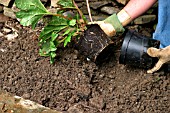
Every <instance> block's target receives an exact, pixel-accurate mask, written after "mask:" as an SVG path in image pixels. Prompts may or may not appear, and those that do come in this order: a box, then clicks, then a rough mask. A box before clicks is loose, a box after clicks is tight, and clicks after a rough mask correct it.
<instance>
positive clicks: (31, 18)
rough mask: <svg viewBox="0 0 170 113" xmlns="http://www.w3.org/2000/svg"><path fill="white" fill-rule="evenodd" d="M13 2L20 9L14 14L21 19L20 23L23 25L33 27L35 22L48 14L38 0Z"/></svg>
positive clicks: (17, 0) (16, 0)
mask: <svg viewBox="0 0 170 113" xmlns="http://www.w3.org/2000/svg"><path fill="white" fill-rule="evenodd" d="M15 4H16V7H17V8H19V9H20V11H19V12H17V13H16V16H17V18H20V19H21V21H20V23H21V24H22V25H23V26H29V25H32V28H35V26H36V24H37V22H38V21H39V20H40V19H41V18H42V17H43V16H44V15H46V14H49V12H48V11H47V9H46V8H45V7H44V5H43V4H42V3H41V1H40V0H15Z"/></svg>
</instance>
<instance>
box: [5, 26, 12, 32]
mask: <svg viewBox="0 0 170 113" xmlns="http://www.w3.org/2000/svg"><path fill="white" fill-rule="evenodd" d="M3 31H4V32H5V33H10V32H11V31H12V30H11V29H8V28H5V27H4V28H3Z"/></svg>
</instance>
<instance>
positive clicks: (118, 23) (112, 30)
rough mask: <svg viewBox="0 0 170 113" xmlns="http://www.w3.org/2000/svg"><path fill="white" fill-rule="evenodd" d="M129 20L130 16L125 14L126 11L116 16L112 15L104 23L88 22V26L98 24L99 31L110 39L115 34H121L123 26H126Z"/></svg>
mask: <svg viewBox="0 0 170 113" xmlns="http://www.w3.org/2000/svg"><path fill="white" fill-rule="evenodd" d="M130 20H131V19H130V16H129V15H128V14H127V13H126V11H124V10H121V11H120V12H119V13H118V14H117V15H116V14H113V15H111V16H109V17H108V18H106V19H105V20H104V21H94V22H89V24H98V25H99V26H100V27H101V29H102V30H103V31H104V32H105V33H106V34H107V35H108V36H110V37H111V36H115V35H116V34H122V33H123V32H124V31H125V29H124V28H123V25H125V24H128V23H129V22H130Z"/></svg>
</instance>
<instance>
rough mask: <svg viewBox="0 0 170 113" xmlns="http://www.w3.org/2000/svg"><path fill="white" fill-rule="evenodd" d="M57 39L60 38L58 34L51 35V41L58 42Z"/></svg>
mask: <svg viewBox="0 0 170 113" xmlns="http://www.w3.org/2000/svg"><path fill="white" fill-rule="evenodd" d="M57 37H58V34H56V33H54V32H53V33H52V35H51V41H54V40H56V38H57Z"/></svg>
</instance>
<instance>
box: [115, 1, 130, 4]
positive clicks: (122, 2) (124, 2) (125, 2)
mask: <svg viewBox="0 0 170 113" xmlns="http://www.w3.org/2000/svg"><path fill="white" fill-rule="evenodd" d="M116 1H117V2H118V3H121V4H123V5H126V4H127V3H128V2H129V0H116Z"/></svg>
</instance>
